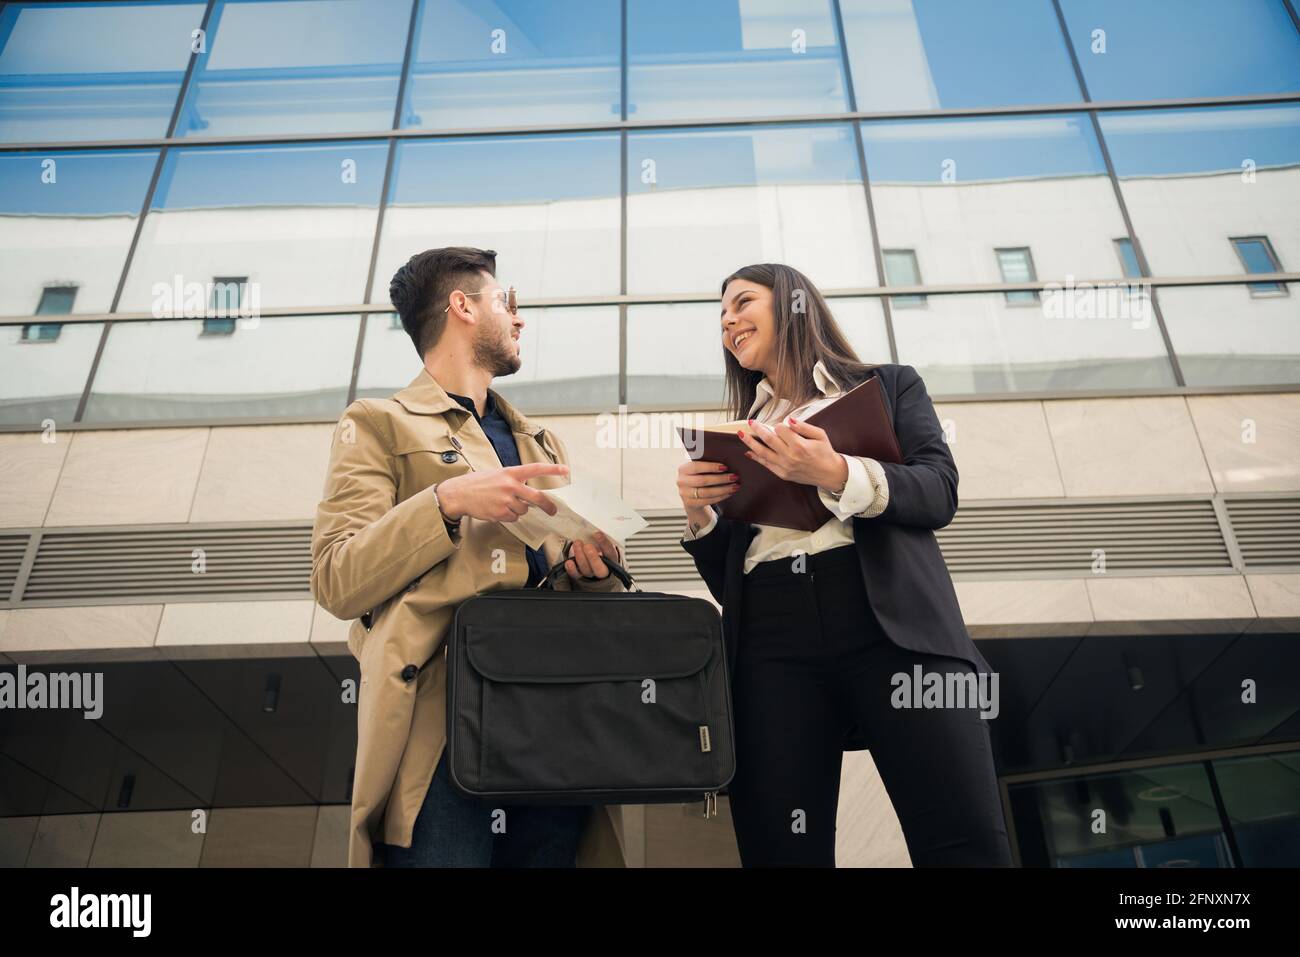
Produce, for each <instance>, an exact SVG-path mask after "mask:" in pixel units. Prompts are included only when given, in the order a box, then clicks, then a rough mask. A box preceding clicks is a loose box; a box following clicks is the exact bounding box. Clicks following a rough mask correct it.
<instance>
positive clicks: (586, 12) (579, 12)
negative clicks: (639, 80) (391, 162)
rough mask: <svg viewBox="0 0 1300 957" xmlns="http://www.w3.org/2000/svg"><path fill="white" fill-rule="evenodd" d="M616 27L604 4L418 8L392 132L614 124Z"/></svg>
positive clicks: (432, 2)
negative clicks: (401, 100) (396, 123)
mask: <svg viewBox="0 0 1300 957" xmlns="http://www.w3.org/2000/svg"><path fill="white" fill-rule="evenodd" d="M619 18H620V12H619V5H618V4H617V3H609V2H607V0H547V2H546V3H545V4H542V3H538V2H537V0H497V2H495V3H483V2H480V0H425V2H424V5H423V7H422V8H421V11H420V24H419V26H418V27H417V29H418V31H419V32H418V33H417V34H416V46H415V51H414V58H413V62H412V64H411V78H410V80H409V81H408V83H407V91H406V106H405V108H404V109H403V114H402V123H401V125H402V126H403V127H418V128H422V129H452V128H460V129H469V128H474V127H487V126H518V125H532V124H539V123H569V122H573V123H603V122H608V121H610V120H617V119H618V118H619V114H620V102H619V101H620V98H621V96H622V93H621V84H622V80H621V77H620V75H619V56H620V54H619V51H620V49H621V44H622V38H621V32H620V24H619Z"/></svg>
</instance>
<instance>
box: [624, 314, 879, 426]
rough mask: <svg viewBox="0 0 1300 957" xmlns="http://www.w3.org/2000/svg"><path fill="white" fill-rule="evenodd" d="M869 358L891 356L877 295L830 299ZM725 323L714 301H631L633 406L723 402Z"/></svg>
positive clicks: (629, 386) (629, 396)
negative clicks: (661, 303) (649, 303)
mask: <svg viewBox="0 0 1300 957" xmlns="http://www.w3.org/2000/svg"><path fill="white" fill-rule="evenodd" d="M828 302H829V305H830V307H831V313H832V315H834V317H835V320H836V322H837V323H838V325H839V327H840V330H841V331H842V332H843V333H844V335H845V337H846V338H847V339H848V340H849V344H850V345H851V346H852V347H853V348H854V350H855V351H856V352H857V355H858V358H859V359H861V360H862V361H863V362H889V361H890V358H889V336H888V334H887V333H886V332H885V319H884V313H883V312H882V310H881V307H880V302H879V300H877V299H866V298H853V299H831V300H828ZM725 368H726V367H725V365H724V362H723V345H722V324H721V322H720V319H719V316H718V305H717V304H716V303H711V302H703V303H700V302H690V303H670V304H665V305H648V306H629V307H628V311H627V399H628V404H629V405H633V406H651V407H653V406H674V407H679V408H680V407H682V406H692V407H696V408H720V407H721V406H722V402H723V399H724V390H725V386H724V376H725Z"/></svg>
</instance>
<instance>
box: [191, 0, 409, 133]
mask: <svg viewBox="0 0 1300 957" xmlns="http://www.w3.org/2000/svg"><path fill="white" fill-rule="evenodd" d="M410 19H411V0H364V2H358V0H295V2H293V3H284V2H275V3H266V2H263V0H219V2H218V3H217V4H216V6H215V7H213V10H212V17H211V19H210V20H209V22H208V31H207V52H206V53H203V54H201V55H200V56H199V58H198V60H197V62H196V63H195V65H194V75H193V77H192V78H191V80H190V84H189V91H188V93H187V94H186V98H185V106H184V108H183V109H182V111H181V116H180V120H179V121H178V122H177V124H176V135H177V136H188V135H196V134H197V135H199V136H234V135H240V134H254V135H260V134H274V135H282V134H286V133H336V132H356V131H363V130H386V129H391V128H392V125H393V113H394V110H395V108H396V106H397V86H398V79H399V76H400V74H401V72H402V57H403V55H404V53H405V50H406V31H407V27H408V26H409V24H410ZM307 40H309V42H305V41H307Z"/></svg>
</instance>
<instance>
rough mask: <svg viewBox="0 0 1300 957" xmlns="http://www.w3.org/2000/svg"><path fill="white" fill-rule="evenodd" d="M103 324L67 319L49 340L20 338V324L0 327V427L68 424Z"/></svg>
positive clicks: (75, 410) (87, 372)
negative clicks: (47, 422) (44, 423)
mask: <svg viewBox="0 0 1300 957" xmlns="http://www.w3.org/2000/svg"><path fill="white" fill-rule="evenodd" d="M103 331H104V326H103V324H102V323H98V322H77V323H67V324H66V325H64V326H63V328H62V331H61V332H60V333H59V335H58V336H57V337H56V338H54V339H52V340H41V339H40V338H36V339H34V340H28V341H24V339H23V327H22V326H0V425H25V426H28V427H30V428H33V429H39V428H41V423H42V422H43V421H44V420H45V419H53V420H54V421H55V423H56V424H57V425H59V426H64V425H68V424H70V423H71V422H72V419H73V417H74V416H75V415H76V413H77V403H78V402H80V401H81V393H82V390H83V389H85V387H86V376H88V375H90V364H91V362H92V361H93V360H94V358H95V350H96V349H97V348H98V347H99V337H100V335H101V334H102V333H103Z"/></svg>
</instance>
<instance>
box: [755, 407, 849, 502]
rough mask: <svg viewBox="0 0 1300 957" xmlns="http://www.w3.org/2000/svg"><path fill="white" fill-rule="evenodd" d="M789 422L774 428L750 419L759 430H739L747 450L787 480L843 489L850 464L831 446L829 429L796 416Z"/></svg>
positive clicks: (825, 487)
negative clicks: (810, 423) (748, 431)
mask: <svg viewBox="0 0 1300 957" xmlns="http://www.w3.org/2000/svg"><path fill="white" fill-rule="evenodd" d="M787 422H788V423H789V424H787ZM787 422H780V423H778V424H777V426H776V428H775V429H772V428H770V427H769V426H765V425H763V424H762V423H761V422H759V423H755V422H754V420H753V419H750V420H749V424H750V425H751V426H753V427H755V428H756V429H758V432H757V433H756V434H755V435H748V434H746V433H745V432H743V431H738V432H737V434H738V435H739V436H740V440H741V441H742V442H744V443H745V445H746V446H748V447H749V451H748V452H746V453H745V454H746V455H748V456H749V457H750V458H752V459H756V460H758V462H759V463H760V464H761V465H763V466H764V467H766V468H767V469H769V470H770V471H772V472H774V473H775V474H776V476H777V477H778V478H783V479H785V480H786V481H788V482H798V483H800V484H801V485H815V486H817V487H819V488H824V489H826V490H827V491H828V492H841V491H843V490H844V483H845V482H847V481H848V479H849V464H848V463H847V462H846V461H844V456H842V455H840V454H839V453H838V452H836V451H835V449H834V448H832V447H831V442H830V439H828V438H827V437H826V430H825V429H819V428H818V427H817V426H815V425H809V424H808V423H807V422H800V421H798V420H796V419H795V418H793V417H791V418H790V419H788V420H787ZM760 436H761V437H760Z"/></svg>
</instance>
